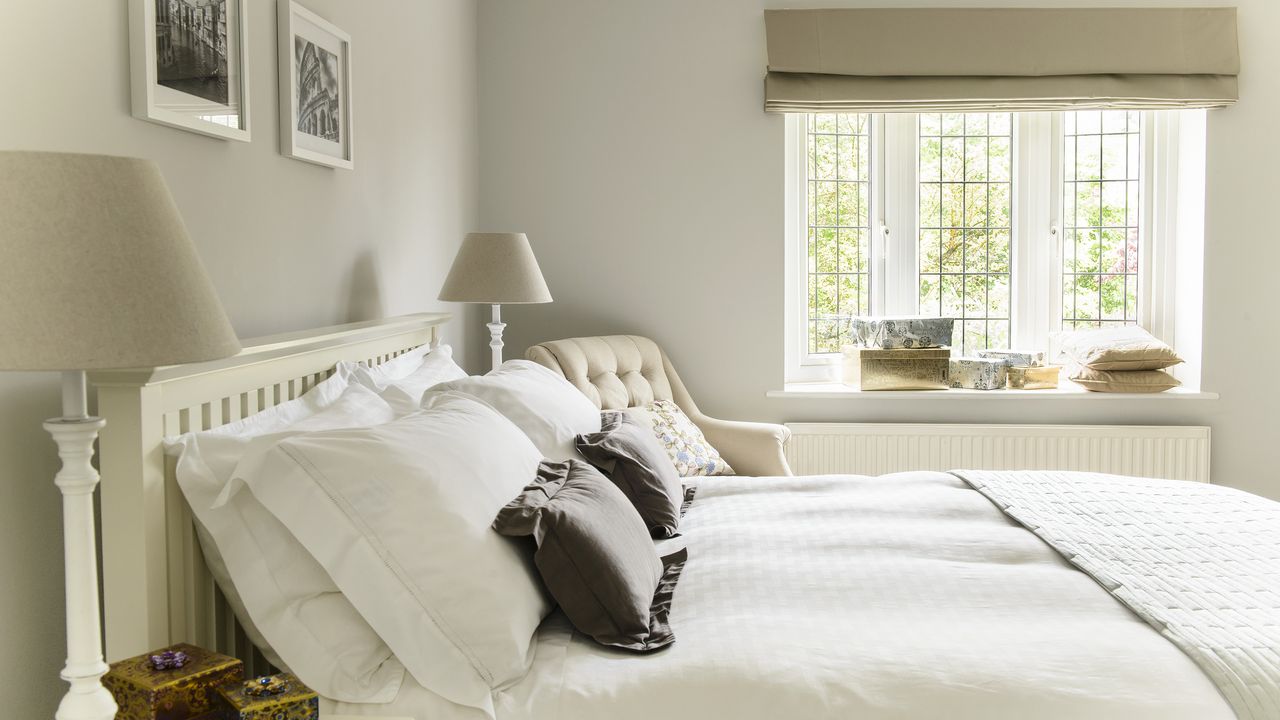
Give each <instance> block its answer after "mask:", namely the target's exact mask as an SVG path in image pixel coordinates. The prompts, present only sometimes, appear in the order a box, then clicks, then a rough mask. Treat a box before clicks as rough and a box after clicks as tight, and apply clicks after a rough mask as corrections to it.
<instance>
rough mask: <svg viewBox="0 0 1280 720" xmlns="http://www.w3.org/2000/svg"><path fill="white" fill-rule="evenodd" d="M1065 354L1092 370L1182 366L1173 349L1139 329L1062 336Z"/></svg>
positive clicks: (1127, 328)
mask: <svg viewBox="0 0 1280 720" xmlns="http://www.w3.org/2000/svg"><path fill="white" fill-rule="evenodd" d="M1059 342H1060V343H1061V348H1062V352H1063V354H1065V355H1066V356H1067V357H1069V358H1071V360H1072V361H1074V362H1075V363H1076V364H1077V365H1081V366H1084V367H1087V368H1090V369H1092V370H1160V369H1162V368H1167V367H1172V366H1174V365H1177V364H1178V363H1180V362H1182V358H1181V357H1178V353H1176V352H1174V351H1173V348H1171V347H1169V346H1168V345H1166V344H1164V343H1163V342H1160V341H1159V340H1158V339H1156V337H1155V336H1154V335H1152V334H1151V333H1149V332H1147V331H1146V330H1143V329H1142V328H1140V327H1138V326H1136V325H1125V326H1123V327H1114V328H1089V329H1086V330H1075V331H1072V332H1067V333H1063V334H1062V336H1061V338H1060V340H1059Z"/></svg>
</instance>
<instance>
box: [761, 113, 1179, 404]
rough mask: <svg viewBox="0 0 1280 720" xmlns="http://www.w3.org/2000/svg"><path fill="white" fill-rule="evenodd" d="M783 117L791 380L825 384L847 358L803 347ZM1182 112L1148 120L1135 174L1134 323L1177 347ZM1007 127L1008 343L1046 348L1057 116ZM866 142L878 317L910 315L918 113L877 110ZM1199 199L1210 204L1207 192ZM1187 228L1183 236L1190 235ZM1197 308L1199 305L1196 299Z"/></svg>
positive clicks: (914, 291)
mask: <svg viewBox="0 0 1280 720" xmlns="http://www.w3.org/2000/svg"><path fill="white" fill-rule="evenodd" d="M785 117H786V119H785V138H786V142H785V145H786V148H785V161H784V162H785V172H784V181H785V203H784V210H785V217H786V224H785V231H784V235H785V238H786V247H787V252H786V255H785V257H786V259H785V263H784V271H785V274H786V279H785V281H784V288H785V292H786V314H785V322H784V332H785V334H786V338H785V371H786V378H785V379H786V381H787V382H830V381H833V380H835V379H837V377H838V374H839V370H838V368H839V363H840V355H839V354H838V353H810V352H809V351H808V302H807V300H806V297H805V290H806V289H807V288H808V282H809V278H808V244H807V241H808V217H807V202H808V198H807V191H806V189H807V182H806V181H807V173H808V165H807V162H806V160H807V157H806V152H807V146H806V142H807V137H806V134H807V124H806V116H805V115H803V114H788V115H786V116H785ZM1179 117H1180V113H1179V112H1176V111H1164V112H1155V111H1147V112H1143V113H1142V128H1143V130H1142V131H1143V138H1142V143H1143V147H1142V167H1141V169H1140V171H1139V172H1140V176H1139V181H1140V187H1141V188H1142V195H1141V197H1140V200H1139V201H1140V203H1141V205H1142V210H1141V215H1140V220H1139V258H1140V262H1139V266H1138V271H1139V276H1138V297H1139V305H1138V324H1139V325H1141V326H1142V327H1144V328H1146V329H1147V330H1149V331H1150V332H1152V334H1154V335H1155V336H1156V337H1158V338H1160V339H1162V340H1164V341H1165V342H1168V343H1170V344H1172V343H1173V333H1174V328H1175V325H1176V323H1175V319H1176V315H1177V312H1176V311H1175V308H1176V307H1177V305H1178V304H1179V303H1180V302H1185V299H1184V298H1179V297H1178V295H1177V294H1175V293H1174V292H1173V287H1174V282H1175V280H1176V276H1177V273H1178V263H1177V262H1176V251H1177V250H1178V248H1179V246H1180V245H1183V246H1186V245H1189V243H1187V242H1186V241H1185V239H1184V240H1183V241H1182V242H1179V240H1178V233H1179V231H1180V230H1179V228H1178V227H1177V220H1178V218H1179V217H1180V216H1183V215H1185V213H1184V212H1182V210H1181V208H1180V203H1179V179H1180V172H1179V162H1178V160H1179V148H1180V147H1185V145H1186V137H1185V136H1184V135H1183V134H1182V133H1181V132H1180V129H1179V124H1180V123H1179ZM1012 132H1013V138H1012V147H1011V150H1012V155H1013V157H1012V163H1013V174H1012V180H1013V195H1012V204H1013V207H1012V218H1011V221H1012V239H1011V240H1012V243H1013V246H1012V248H1011V253H1012V257H1011V258H1010V260H1011V268H1010V269H1011V273H1012V276H1013V277H1012V278H1011V287H1010V299H1009V303H1010V315H1011V317H1010V321H1011V322H1010V342H1011V343H1012V345H1013V346H1014V347H1020V348H1032V349H1044V350H1050V351H1051V350H1052V348H1051V337H1052V335H1053V333H1054V332H1056V331H1057V330H1058V328H1059V323H1060V317H1061V312H1060V310H1061V308H1060V306H1061V301H1062V274H1061V272H1060V270H1061V256H1062V250H1063V248H1062V234H1063V233H1062V232H1061V225H1062V219H1061V212H1062V192H1063V178H1062V114H1061V113H1049V112H1036V113H1014V115H1013V128H1012ZM871 142H872V151H871V154H870V156H871V168H870V178H871V207H870V216H869V218H870V223H871V229H872V232H871V237H870V244H871V277H870V282H871V294H870V302H871V312H872V313H873V314H895V315H896V314H904V315H910V314H915V313H916V312H917V311H918V308H919V286H918V282H919V260H918V258H917V252H918V245H919V239H918V235H919V229H918V222H919V221H918V218H917V205H918V202H919V199H918V193H919V178H918V172H919V171H918V157H917V155H918V147H917V143H918V131H917V116H916V115H915V114H913V113H874V114H872V115H871ZM1183 182H1184V183H1185V178H1183ZM1201 192H1202V189H1201ZM1193 200H1194V198H1193ZM1199 200H1200V202H1201V203H1202V202H1203V198H1202V197H1201V198H1199ZM1184 224H1185V223H1184ZM1182 231H1183V233H1184V236H1185V234H1186V232H1185V228H1184V229H1182ZM1191 245H1193V244H1191ZM1182 251H1183V252H1185V251H1186V249H1185V248H1183V250H1182ZM1195 262H1199V258H1196V259H1195ZM1183 272H1184V273H1185V264H1184V268H1183ZM1046 285H1047V286H1048V287H1047V288H1046V287H1045V286H1046ZM1194 302H1195V303H1196V305H1197V306H1198V305H1199V302H1200V299H1199V298H1198V297H1196V298H1194ZM1197 312H1198V309H1197ZM1184 382H1187V380H1186V379H1185V378H1184ZM1195 382H1196V383H1198V378H1196V380H1195Z"/></svg>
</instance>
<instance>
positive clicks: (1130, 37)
mask: <svg viewBox="0 0 1280 720" xmlns="http://www.w3.org/2000/svg"><path fill="white" fill-rule="evenodd" d="M765 32H766V36H767V42H768V52H769V70H768V75H767V76H766V78H765V109H766V110H770V111H774V112H893V111H901V112H920V111H961V112H964V111H990V110H1061V109H1079V108H1126V109H1161V108H1192V107H1198V108H1212V107H1223V106H1226V105H1230V104H1232V103H1234V102H1235V101H1236V97H1237V94H1236V75H1237V74H1238V73H1239V69H1240V58H1239V52H1238V49H1237V46H1236V9H1235V8H1232V7H1220V8H878V9H870V8H868V9H832V10H766V11H765Z"/></svg>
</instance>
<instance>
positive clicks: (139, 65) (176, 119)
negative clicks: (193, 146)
mask: <svg viewBox="0 0 1280 720" xmlns="http://www.w3.org/2000/svg"><path fill="white" fill-rule="evenodd" d="M247 2H249V0H129V26H130V43H129V44H130V49H129V55H130V65H131V67H132V75H133V77H132V86H133V88H132V90H133V115H134V117H137V118H140V119H142V120H150V121H151V122H156V123H160V124H161V125H168V126H170V127H176V128H181V129H183V130H190V131H191V132H197V133H202V134H204V135H210V136H213V137H219V138H225V139H227V140H241V141H244V142H248V141H249V73H248V71H247V68H248V22H247V20H246V17H245V16H246V13H245V4H246V3H247Z"/></svg>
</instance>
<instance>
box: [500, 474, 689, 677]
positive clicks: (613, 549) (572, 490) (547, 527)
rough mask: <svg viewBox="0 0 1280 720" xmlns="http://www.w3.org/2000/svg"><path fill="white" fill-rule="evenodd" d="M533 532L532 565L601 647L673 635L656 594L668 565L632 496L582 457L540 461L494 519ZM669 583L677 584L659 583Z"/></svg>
mask: <svg viewBox="0 0 1280 720" xmlns="http://www.w3.org/2000/svg"><path fill="white" fill-rule="evenodd" d="M493 527H494V529H495V530H497V531H498V532H499V533H502V534H503V535H512V536H521V535H532V536H533V537H534V539H535V540H536V541H537V543H538V549H537V551H536V552H535V553H534V563H535V564H536V565H537V567H538V571H539V572H540V573H541V575H542V580H543V582H544V583H545V584H546V586H547V590H548V591H550V593H551V596H552V597H554V598H555V599H556V602H558V603H559V604H560V607H561V608H562V609H563V610H564V614H565V616H566V617H568V618H569V621H570V622H572V623H573V626H574V627H576V628H577V629H578V630H580V631H581V632H583V633H586V634H587V635H590V636H591V637H592V638H594V639H595V640H596V642H599V643H601V644H603V645H611V646H614V647H619V648H624V649H627V650H634V651H637V652H650V651H653V650H658V649H661V648H663V647H665V646H667V645H670V644H671V642H672V641H674V639H675V636H674V635H673V634H672V632H671V627H670V626H669V625H668V624H667V622H666V609H667V608H668V607H669V605H670V602H669V598H667V597H663V596H661V595H659V593H658V590H659V583H660V582H661V581H663V579H664V578H663V572H664V571H663V564H662V561H661V560H659V558H658V553H657V551H656V550H655V549H654V545H653V541H652V540H651V539H650V538H649V531H648V529H647V528H646V527H645V525H644V521H643V520H641V519H640V515H639V514H638V513H637V512H636V510H635V508H634V507H632V505H631V502H630V501H629V500H627V498H626V496H625V495H623V494H622V491H621V490H619V489H618V488H617V487H616V486H615V485H614V484H613V483H611V482H610V481H609V480H608V479H607V478H605V477H604V476H603V475H601V474H600V472H599V471H598V470H596V469H595V468H593V467H591V466H590V465H588V464H587V463H584V462H581V461H579V460H569V461H568V462H550V461H543V463H542V464H541V465H540V466H539V467H538V477H537V478H536V479H535V480H534V481H533V482H532V483H530V484H529V485H528V486H527V487H525V489H524V491H523V492H522V493H520V495H519V496H517V497H516V498H515V499H514V500H512V501H511V502H510V503H509V504H507V506H506V507H504V508H503V509H502V510H501V512H499V513H498V517H497V519H496V520H494V522H493ZM662 584H663V585H664V586H672V585H674V583H669V582H662Z"/></svg>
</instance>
